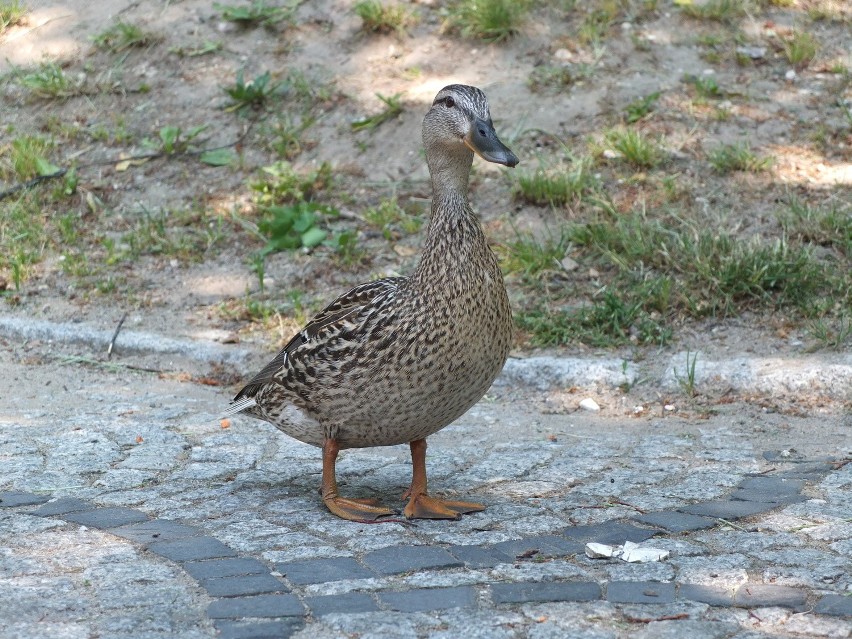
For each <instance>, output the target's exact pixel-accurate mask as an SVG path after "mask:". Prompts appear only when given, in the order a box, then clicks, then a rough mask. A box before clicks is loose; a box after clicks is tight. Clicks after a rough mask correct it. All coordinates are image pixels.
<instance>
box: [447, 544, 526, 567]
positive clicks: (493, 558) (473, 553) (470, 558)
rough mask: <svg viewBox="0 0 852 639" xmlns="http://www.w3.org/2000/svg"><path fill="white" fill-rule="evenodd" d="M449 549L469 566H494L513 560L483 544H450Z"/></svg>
mask: <svg viewBox="0 0 852 639" xmlns="http://www.w3.org/2000/svg"><path fill="white" fill-rule="evenodd" d="M447 551H448V552H449V553H450V554H451V555H452V556H453V557H455V558H456V559H459V560H461V561H463V562H464V565H465V566H466V567H468V568H492V567H494V566H496V565H497V564H502V563H506V562H507V561H511V559H510V558H508V557H506V555H504V554H502V553H495V552H494V551H493V550H492V549H491V548H483V547H482V546H475V545H464V546H450V547H449V548H447Z"/></svg>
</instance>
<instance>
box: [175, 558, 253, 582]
mask: <svg viewBox="0 0 852 639" xmlns="http://www.w3.org/2000/svg"><path fill="white" fill-rule="evenodd" d="M183 569H184V570H185V571H186V572H188V573H189V574H190V575H191V576H192V577H194V578H195V579H198V580H202V579H216V578H219V577H236V576H239V575H260V574H266V573H268V572H269V568H268V567H267V566H266V564H264V563H263V562H260V561H258V560H257V559H251V558H248V557H224V558H219V559H207V560H204V561H187V562H185V563H184V564H183Z"/></svg>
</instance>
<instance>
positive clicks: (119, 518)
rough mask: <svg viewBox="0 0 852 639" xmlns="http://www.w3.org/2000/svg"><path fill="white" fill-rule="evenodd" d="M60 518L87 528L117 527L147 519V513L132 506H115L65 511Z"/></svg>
mask: <svg viewBox="0 0 852 639" xmlns="http://www.w3.org/2000/svg"><path fill="white" fill-rule="evenodd" d="M62 518H63V519H65V520H66V521H73V522H74V523H77V524H80V525H82V526H88V527H89V528H117V527H118V526H126V525H127V524H136V523H140V522H143V521H147V520H148V515H146V514H145V513H143V512H142V511H141V510H135V509H134V508H123V507H117V508H95V509H93V510H81V511H79V512H72V513H66V514H64V515H63V516H62Z"/></svg>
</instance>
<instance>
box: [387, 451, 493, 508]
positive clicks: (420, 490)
mask: <svg viewBox="0 0 852 639" xmlns="http://www.w3.org/2000/svg"><path fill="white" fill-rule="evenodd" d="M411 464H412V475H411V487H410V488H409V489H408V490H407V491H406V492H405V494H404V495H403V496H402V497H403V499H405V498H406V497H408V498H410V499H409V500H408V504H407V505H406V507H405V510H404V511H403V512H404V513H405V516H406V517H407V518H408V519H459V518H460V517H461V516H462V514H463V513H475V512H477V511H480V510H485V506H483V505H482V504H475V503H473V502H469V501H450V500H446V499H437V498H435V497H430V496H429V495H428V494H427V492H426V440H425V439H415V440H414V441H413V442H411Z"/></svg>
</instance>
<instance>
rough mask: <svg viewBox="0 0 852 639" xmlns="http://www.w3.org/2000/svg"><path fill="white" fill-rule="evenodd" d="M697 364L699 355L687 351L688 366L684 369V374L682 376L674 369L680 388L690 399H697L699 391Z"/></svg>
mask: <svg viewBox="0 0 852 639" xmlns="http://www.w3.org/2000/svg"><path fill="white" fill-rule="evenodd" d="M690 355H692V358H690ZM697 363H698V353H690V351H689V349H686V366H685V367H684V371H683V374H681V373H680V372H679V371H678V370H677V369H676V368H673V369H672V372H673V373H674V377H675V379H676V380H677V383H678V386H680V388H681V390H682V391H683V392H684V393H685V394H686V395H687V396H688V397H695V395H696V394H697V391H696V390H695V365H696V364H697Z"/></svg>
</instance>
